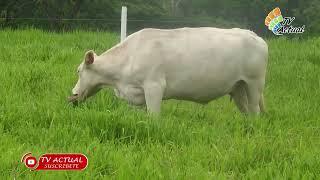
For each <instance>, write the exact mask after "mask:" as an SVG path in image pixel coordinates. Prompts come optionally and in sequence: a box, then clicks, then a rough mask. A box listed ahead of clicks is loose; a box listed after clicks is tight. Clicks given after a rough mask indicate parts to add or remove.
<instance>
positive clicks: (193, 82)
mask: <svg viewBox="0 0 320 180" xmlns="http://www.w3.org/2000/svg"><path fill="white" fill-rule="evenodd" d="M222 75H223V74H222ZM176 77H179V76H176ZM239 80H241V76H240V75H236V74H226V75H225V76H224V77H221V76H220V77H218V76H210V75H208V76H197V75H194V77H193V78H191V77H190V78H182V79H179V78H175V79H168V80H167V82H166V83H167V86H166V91H165V94H164V99H179V100H190V101H195V102H200V103H207V102H209V101H211V100H214V99H217V98H219V97H222V96H224V95H226V94H229V93H230V92H231V91H232V88H233V86H234V85H235V84H236V83H237V82H238V81H239Z"/></svg>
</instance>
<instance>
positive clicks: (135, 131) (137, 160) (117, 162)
mask: <svg viewBox="0 0 320 180" xmlns="http://www.w3.org/2000/svg"><path fill="white" fill-rule="evenodd" d="M118 41H119V38H118V37H117V36H116V35H115V34H113V33H107V32H96V33H93V32H84V31H76V32H67V33H60V34H58V33H48V32H43V31H40V30H18V31H12V30H2V31H0V42H1V43H0V52H1V53H0V95H1V97H0V151H1V154H0V160H1V165H0V179H103V178H105V179H319V177H320V156H319V154H320V149H319V146H320V141H319V139H320V131H319V128H320V119H319V108H320V107H319V102H320V91H319V88H320V82H319V79H320V62H319V60H320V52H319V51H318V49H319V47H320V39H319V38H311V39H308V40H307V39H305V40H297V39H286V38H277V39H270V40H268V44H269V51H270V56H269V57H270V58H269V63H268V73H267V82H266V89H265V97H266V106H267V113H266V114H263V115H260V116H258V117H245V116H244V115H242V114H240V113H239V111H238V110H237V108H236V107H235V105H234V104H233V103H232V102H230V101H229V98H228V97H224V98H221V99H218V100H216V101H213V102H212V103H210V104H208V105H206V106H203V105H199V104H195V103H191V102H183V101H174V100H170V101H166V102H164V103H163V105H162V115H161V117H159V118H156V117H150V116H148V115H147V114H146V113H145V111H144V110H143V109H135V108H134V107H131V106H129V105H127V103H126V102H123V101H121V100H119V99H117V98H116V97H115V96H114V95H113V91H112V90H111V89H106V90H104V91H101V92H99V94H97V95H96V96H95V97H92V98H91V99H89V100H88V101H87V102H86V103H84V104H81V105H79V106H77V107H74V106H71V105H70V104H68V103H67V102H66V97H67V96H68V95H69V94H70V91H71V89H72V87H73V86H74V84H75V81H76V80H77V75H76V67H77V66H78V64H79V63H80V62H81V59H82V58H83V55H84V53H85V52H86V50H89V49H94V50H95V51H96V52H97V53H98V54H100V53H102V52H104V51H105V50H107V49H109V48H111V47H112V46H113V45H114V44H116V43H117V42H118ZM26 152H32V153H33V155H34V156H36V157H39V156H40V155H41V154H43V153H50V152H51V153H65V152H73V153H74V152H79V153H84V154H86V155H87V157H88V159H89V166H88V167H87V169H86V170H84V171H81V172H70V171H62V172H56V171H43V172H35V171H29V170H27V169H26V167H25V166H24V165H23V164H22V163H20V158H21V156H22V155H23V154H24V153H26Z"/></svg>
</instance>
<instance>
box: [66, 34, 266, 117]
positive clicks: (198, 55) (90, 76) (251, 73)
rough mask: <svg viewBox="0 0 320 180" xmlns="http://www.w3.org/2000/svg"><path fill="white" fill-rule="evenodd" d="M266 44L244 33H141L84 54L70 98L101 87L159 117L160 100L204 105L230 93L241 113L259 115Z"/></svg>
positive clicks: (253, 35) (74, 98)
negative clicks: (188, 101)
mask: <svg viewBox="0 0 320 180" xmlns="http://www.w3.org/2000/svg"><path fill="white" fill-rule="evenodd" d="M267 61H268V45H267V44H266V42H265V41H264V40H263V39H262V38H260V37H259V36H257V35H256V34H255V33H253V32H252V31H249V30H244V29H239V28H234V29H218V28H181V29H172V30H161V29H143V30H141V31H139V32H136V33H134V34H132V35H130V36H129V37H128V38H127V39H126V40H125V41H124V42H122V43H119V44H118V45H116V46H114V47H113V48H111V49H110V50H108V51H106V52H105V53H103V54H101V55H99V56H98V55H97V54H95V53H94V52H93V51H88V52H87V53H86V54H85V57H84V61H83V62H82V63H81V64H80V66H79V67H78V75H79V80H78V82H77V84H76V85H75V87H74V88H73V90H72V93H73V95H72V96H71V97H69V101H70V102H76V101H83V100H85V99H86V98H88V97H89V96H92V95H94V94H95V93H96V92H98V91H99V90H100V89H101V88H103V87H105V86H108V87H113V88H114V91H115V94H116V96H118V97H119V98H122V99H125V100H127V101H128V102H129V103H131V104H133V105H144V104H146V105H147V109H148V111H150V112H154V113H159V112H160V106H161V101H162V100H165V99H178V100H190V101H194V102H198V103H208V102H210V101H212V100H214V99H216V98H219V97H222V96H224V95H230V96H231V98H232V99H233V100H234V102H235V104H236V105H237V107H238V108H239V110H240V111H242V112H245V113H259V112H261V111H264V105H263V89H264V85H265V76H266V68H267Z"/></svg>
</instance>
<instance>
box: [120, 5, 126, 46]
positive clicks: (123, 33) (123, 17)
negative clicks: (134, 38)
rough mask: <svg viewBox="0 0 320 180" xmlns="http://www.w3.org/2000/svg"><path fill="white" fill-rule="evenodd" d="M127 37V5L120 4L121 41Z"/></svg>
mask: <svg viewBox="0 0 320 180" xmlns="http://www.w3.org/2000/svg"><path fill="white" fill-rule="evenodd" d="M126 37H127V7H126V6H122V10H121V42H123V41H124V40H125V39H126Z"/></svg>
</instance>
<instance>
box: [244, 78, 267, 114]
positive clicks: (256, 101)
mask: <svg viewBox="0 0 320 180" xmlns="http://www.w3.org/2000/svg"><path fill="white" fill-rule="evenodd" d="M245 87H246V92H247V96H248V111H249V113H253V114H258V113H259V112H260V110H263V109H260V105H262V103H263V102H262V101H263V100H262V99H261V95H262V91H263V83H262V82H261V81H258V80H253V81H248V82H247V86H245ZM261 107H262V106H261Z"/></svg>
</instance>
